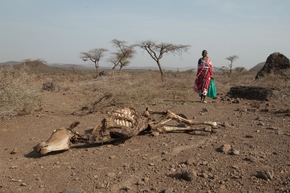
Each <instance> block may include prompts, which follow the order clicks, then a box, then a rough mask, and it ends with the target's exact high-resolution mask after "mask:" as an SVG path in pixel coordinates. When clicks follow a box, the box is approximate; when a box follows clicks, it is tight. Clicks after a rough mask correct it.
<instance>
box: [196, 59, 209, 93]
mask: <svg viewBox="0 0 290 193" xmlns="http://www.w3.org/2000/svg"><path fill="white" fill-rule="evenodd" d="M211 76H212V62H211V59H210V58H207V60H206V61H205V60H204V59H203V58H200V59H199V60H198V69H197V73H196V79H195V81H194V86H193V89H194V91H195V92H198V93H199V94H200V95H204V96H206V95H207V91H208V87H209V85H210V79H211Z"/></svg>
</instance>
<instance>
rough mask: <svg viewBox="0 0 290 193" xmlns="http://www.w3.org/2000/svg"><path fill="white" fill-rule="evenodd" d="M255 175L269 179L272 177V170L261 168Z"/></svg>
mask: <svg viewBox="0 0 290 193" xmlns="http://www.w3.org/2000/svg"><path fill="white" fill-rule="evenodd" d="M256 177H257V178H260V179H263V180H266V181H270V180H273V178H274V172H273V171H269V170H261V171H258V172H257V174H256Z"/></svg>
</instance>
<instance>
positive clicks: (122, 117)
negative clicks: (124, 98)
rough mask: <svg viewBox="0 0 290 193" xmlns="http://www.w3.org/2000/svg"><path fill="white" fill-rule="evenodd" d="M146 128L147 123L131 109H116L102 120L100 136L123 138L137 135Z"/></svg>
mask: <svg viewBox="0 0 290 193" xmlns="http://www.w3.org/2000/svg"><path fill="white" fill-rule="evenodd" d="M146 128H147V121H146V120H145V119H144V117H142V116H141V115H140V114H139V113H138V112H137V111H136V110H135V109H133V108H122V109H116V110H114V111H112V112H110V113H108V116H107V117H106V118H105V119H103V121H102V127H101V130H100V134H101V136H103V137H104V136H108V135H110V136H112V135H114V136H118V137H123V138H128V137H132V136H135V135H138V134H139V133H140V132H141V131H142V130H144V129H146Z"/></svg>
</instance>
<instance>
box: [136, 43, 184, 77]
mask: <svg viewBox="0 0 290 193" xmlns="http://www.w3.org/2000/svg"><path fill="white" fill-rule="evenodd" d="M136 46H138V47H140V48H142V49H144V50H146V51H147V53H148V54H149V55H150V56H151V58H152V59H153V60H154V61H155V62H156V63H157V65H158V68H159V71H160V74H161V80H162V81H163V75H164V74H163V71H162V68H161V63H160V60H161V58H162V57H163V55H164V54H166V53H169V54H178V55H181V54H182V53H183V52H186V51H187V50H188V49H189V48H190V46H189V45H174V44H170V43H160V44H157V43H155V42H153V41H150V40H147V41H143V42H141V43H139V44H136Z"/></svg>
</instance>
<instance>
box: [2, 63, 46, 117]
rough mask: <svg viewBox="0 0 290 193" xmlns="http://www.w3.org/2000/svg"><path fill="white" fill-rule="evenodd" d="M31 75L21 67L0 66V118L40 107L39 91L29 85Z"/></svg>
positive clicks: (25, 112) (31, 79)
mask: <svg viewBox="0 0 290 193" xmlns="http://www.w3.org/2000/svg"><path fill="white" fill-rule="evenodd" d="M30 81H33V77H32V76H31V75H28V74H27V73H26V72H25V71H24V70H23V69H14V68H13V67H5V68H0V98H1V99H0V118H6V117H10V116H15V115H21V114H27V113H30V112H31V111H32V110H35V109H36V108H39V107H40V103H41V99H40V93H39V91H37V90H33V89H31V88H30V86H29V82H30Z"/></svg>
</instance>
